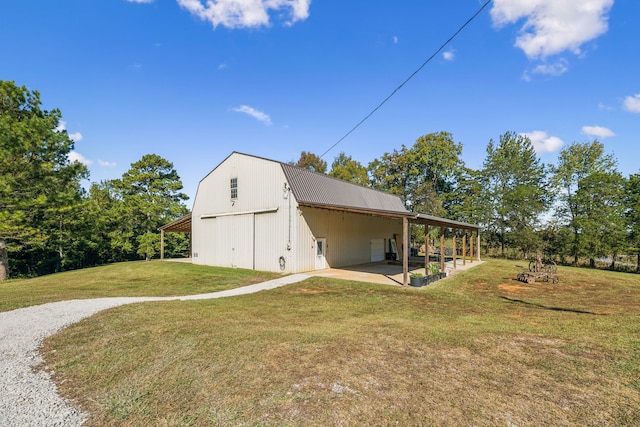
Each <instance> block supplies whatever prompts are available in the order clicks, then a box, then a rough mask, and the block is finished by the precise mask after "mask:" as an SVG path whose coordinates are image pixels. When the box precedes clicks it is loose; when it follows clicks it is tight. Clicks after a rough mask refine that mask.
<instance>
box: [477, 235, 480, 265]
mask: <svg viewBox="0 0 640 427" xmlns="http://www.w3.org/2000/svg"><path fill="white" fill-rule="evenodd" d="M477 233H478V261H480V229H478V231H477Z"/></svg>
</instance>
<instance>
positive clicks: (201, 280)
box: [0, 261, 280, 311]
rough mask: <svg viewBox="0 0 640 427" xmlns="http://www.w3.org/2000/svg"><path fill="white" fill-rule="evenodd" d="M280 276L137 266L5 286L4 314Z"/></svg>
mask: <svg viewBox="0 0 640 427" xmlns="http://www.w3.org/2000/svg"><path fill="white" fill-rule="evenodd" d="M279 276H280V275H278V274H274V273H264V272H257V271H251V270H236V269H228V268H214V267H206V266H198V265H192V264H190V263H181V262H168V261H151V262H145V261H133V262H121V263H117V264H109V265H105V266H101V267H94V268H86V269H83V270H74V271H67V272H64V273H56V274H49V275H47V276H42V277H37V278H34V279H27V280H24V279H21V280H9V281H6V282H0V311H7V310H13V309H16V308H21V307H27V306H30V305H36V304H42V303H46V302H53V301H63V300H70V299H77V298H80V299H86V298H99V297H113V296H119V297H130V296H131V297H133V296H135V297H138V296H174V295H191V294H200V293H208V292H215V291H223V290H225V289H231V288H235V287H238V286H244V285H250V284H253V283H259V282H263V281H265V280H270V279H273V278H276V277H279Z"/></svg>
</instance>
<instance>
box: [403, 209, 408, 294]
mask: <svg viewBox="0 0 640 427" xmlns="http://www.w3.org/2000/svg"><path fill="white" fill-rule="evenodd" d="M402 284H403V285H405V286H406V285H408V284H409V219H408V218H406V217H404V218H402Z"/></svg>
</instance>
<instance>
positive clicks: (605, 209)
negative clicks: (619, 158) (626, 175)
mask: <svg viewBox="0 0 640 427" xmlns="http://www.w3.org/2000/svg"><path fill="white" fill-rule="evenodd" d="M575 199H576V203H577V204H578V205H579V206H580V208H579V212H580V214H579V215H578V216H577V217H576V225H577V228H578V229H579V230H580V233H581V236H580V246H581V249H582V250H583V253H584V254H585V255H587V256H588V257H589V265H590V267H591V268H594V267H595V259H596V258H597V257H602V256H605V255H610V256H611V268H612V269H613V268H614V267H615V258H616V255H617V254H619V253H620V251H621V250H622V248H623V244H624V242H625V237H626V230H625V223H624V219H625V217H624V213H625V212H624V179H623V178H622V176H621V175H620V174H619V173H617V172H592V173H590V174H589V175H587V176H586V177H584V178H583V179H581V180H580V182H579V183H578V189H577V191H576V195H575Z"/></svg>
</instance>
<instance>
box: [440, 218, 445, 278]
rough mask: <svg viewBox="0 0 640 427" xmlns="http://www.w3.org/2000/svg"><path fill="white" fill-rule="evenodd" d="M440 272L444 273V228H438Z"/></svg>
mask: <svg viewBox="0 0 640 427" xmlns="http://www.w3.org/2000/svg"><path fill="white" fill-rule="evenodd" d="M440 271H444V227H440Z"/></svg>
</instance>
